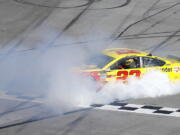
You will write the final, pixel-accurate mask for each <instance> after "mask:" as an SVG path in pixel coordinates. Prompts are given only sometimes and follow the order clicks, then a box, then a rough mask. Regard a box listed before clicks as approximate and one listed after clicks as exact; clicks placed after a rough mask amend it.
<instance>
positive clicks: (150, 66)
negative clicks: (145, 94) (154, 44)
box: [81, 48, 180, 83]
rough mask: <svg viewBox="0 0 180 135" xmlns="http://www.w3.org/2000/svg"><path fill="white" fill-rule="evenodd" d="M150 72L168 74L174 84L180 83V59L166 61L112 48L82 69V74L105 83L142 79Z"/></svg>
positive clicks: (137, 52) (132, 50) (89, 61)
mask: <svg viewBox="0 0 180 135" xmlns="http://www.w3.org/2000/svg"><path fill="white" fill-rule="evenodd" d="M150 70H159V71H161V72H162V73H165V74H167V75H168V77H169V79H170V80H171V81H173V82H176V81H180V58H178V57H171V59H165V58H161V57H158V56H153V55H152V54H149V53H146V52H143V51H139V50H135V49H127V48H112V49H105V50H103V52H102V54H99V55H97V56H94V57H92V58H90V59H89V60H87V62H86V64H85V66H83V68H81V72H83V73H84V74H86V75H88V76H90V77H91V78H93V79H94V80H96V81H98V82H103V83H106V82H109V81H114V80H121V81H125V80H127V79H128V78H129V77H133V76H134V77H137V78H141V77H142V76H143V74H145V73H146V72H148V71H150Z"/></svg>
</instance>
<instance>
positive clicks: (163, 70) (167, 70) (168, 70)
mask: <svg viewBox="0 0 180 135" xmlns="http://www.w3.org/2000/svg"><path fill="white" fill-rule="evenodd" d="M161 70H162V72H172V68H162V69H161Z"/></svg>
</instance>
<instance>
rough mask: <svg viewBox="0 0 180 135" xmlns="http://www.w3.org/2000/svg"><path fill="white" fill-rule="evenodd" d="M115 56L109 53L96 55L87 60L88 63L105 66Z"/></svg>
mask: <svg viewBox="0 0 180 135" xmlns="http://www.w3.org/2000/svg"><path fill="white" fill-rule="evenodd" d="M113 59H114V58H113V57H110V56H107V55H96V56H93V57H91V58H90V59H88V60H87V61H86V64H87V65H95V66H96V68H103V67H104V66H105V65H107V64H108V63H109V62H111V61H112V60H113Z"/></svg>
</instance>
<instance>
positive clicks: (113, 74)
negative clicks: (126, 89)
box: [106, 56, 142, 81]
mask: <svg viewBox="0 0 180 135" xmlns="http://www.w3.org/2000/svg"><path fill="white" fill-rule="evenodd" d="M128 60H133V63H131V65H130V66H128V67H127V66H124V64H125V62H126V61H128ZM141 65H142V64H141V62H140V57H137V56H131V57H124V58H122V59H120V60H118V61H117V62H115V63H114V64H112V65H111V66H110V70H109V72H107V73H106V74H107V78H106V80H107V81H113V80H127V79H128V78H129V77H131V76H135V77H140V75H141V70H140V68H141Z"/></svg>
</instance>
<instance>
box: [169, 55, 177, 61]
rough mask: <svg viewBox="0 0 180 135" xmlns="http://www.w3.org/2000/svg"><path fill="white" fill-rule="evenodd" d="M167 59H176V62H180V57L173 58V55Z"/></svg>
mask: <svg viewBox="0 0 180 135" xmlns="http://www.w3.org/2000/svg"><path fill="white" fill-rule="evenodd" d="M167 58H168V59H174V60H177V61H180V57H177V56H173V55H168V56H167Z"/></svg>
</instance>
